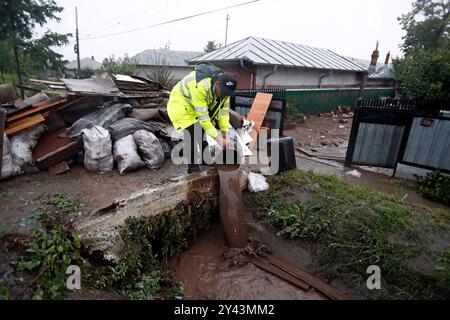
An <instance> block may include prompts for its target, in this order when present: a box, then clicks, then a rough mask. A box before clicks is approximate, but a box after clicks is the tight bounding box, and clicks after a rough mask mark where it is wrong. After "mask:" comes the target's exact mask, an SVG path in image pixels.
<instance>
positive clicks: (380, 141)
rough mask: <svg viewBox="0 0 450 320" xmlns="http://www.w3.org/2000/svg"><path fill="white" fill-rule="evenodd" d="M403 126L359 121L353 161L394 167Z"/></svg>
mask: <svg viewBox="0 0 450 320" xmlns="http://www.w3.org/2000/svg"><path fill="white" fill-rule="evenodd" d="M404 129H405V128H404V127H403V126H395V125H387V124H378V123H365V122H361V123H360V125H359V129H358V138H357V139H356V145H355V152H354V153H353V163H358V164H365V165H371V166H381V167H387V168H395V166H396V164H397V162H396V160H397V155H398V152H399V150H400V144H401V140H402V137H403V131H404Z"/></svg>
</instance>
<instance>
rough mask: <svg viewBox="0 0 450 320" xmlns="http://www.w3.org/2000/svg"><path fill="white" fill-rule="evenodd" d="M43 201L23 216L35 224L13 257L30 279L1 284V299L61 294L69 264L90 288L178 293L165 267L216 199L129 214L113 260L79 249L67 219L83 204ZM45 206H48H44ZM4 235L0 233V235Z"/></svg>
mask: <svg viewBox="0 0 450 320" xmlns="http://www.w3.org/2000/svg"><path fill="white" fill-rule="evenodd" d="M41 201H42V203H43V204H45V205H46V206H47V207H46V209H43V210H41V211H36V212H34V213H33V214H31V215H30V216H29V217H26V218H24V219H23V220H22V222H21V223H22V224H24V225H26V224H36V223H39V224H40V227H39V228H38V229H36V230H34V231H33V233H32V236H31V237H30V239H28V240H27V242H26V248H25V249H26V251H25V254H23V256H22V257H21V258H20V259H19V260H18V261H16V263H15V265H16V270H18V271H28V272H30V273H31V274H30V275H31V276H32V277H33V280H32V281H31V283H29V284H27V286H26V287H25V288H24V289H23V291H22V292H20V293H17V292H14V295H13V293H12V292H11V290H10V289H9V288H8V287H5V286H4V285H3V284H0V299H12V298H20V297H22V296H23V295H24V294H25V293H27V294H28V292H29V290H31V291H30V292H31V297H32V298H33V299H61V298H64V297H65V294H66V293H67V292H68V291H67V287H66V281H67V277H68V275H67V274H66V272H67V268H68V267H69V266H70V265H77V266H79V267H80V268H81V271H82V272H81V275H82V286H87V287H89V288H90V289H92V290H95V289H107V290H114V291H115V293H116V294H117V295H119V296H121V297H124V298H128V299H133V300H134V299H139V300H140V299H179V298H182V296H183V292H182V287H181V285H180V284H178V283H175V282H174V280H173V279H172V277H171V275H170V273H169V271H168V267H167V265H168V259H169V258H170V257H172V256H174V255H176V254H178V253H180V252H181V251H183V250H186V249H187V248H188V247H189V245H190V243H191V241H193V240H194V239H195V237H196V236H197V234H198V232H199V231H202V230H205V229H207V228H209V224H210V221H211V212H213V209H214V208H215V205H216V203H215V201H213V200H211V201H210V200H206V199H204V200H203V201H202V203H200V204H199V205H198V206H194V205H192V206H186V207H180V208H178V209H175V210H172V211H169V212H167V213H164V214H160V215H157V216H152V217H148V218H130V219H128V220H127V221H126V225H125V226H124V227H123V228H122V229H121V236H122V238H123V240H124V243H125V244H126V248H125V250H124V251H123V253H122V255H121V256H120V259H119V262H118V263H117V264H115V265H107V264H105V263H104V262H101V261H96V260H93V259H90V258H89V259H85V258H83V257H82V255H81V253H82V252H81V247H80V242H79V240H78V239H77V238H76V237H75V236H74V235H73V233H72V230H71V229H70V224H66V223H64V222H63V221H65V220H67V219H65V218H67V217H68V214H69V213H73V212H74V211H77V210H79V209H80V207H81V206H82V204H81V203H80V202H78V201H75V200H68V199H66V198H65V197H64V196H62V195H55V196H52V197H46V198H43V199H42V200H41ZM47 209H48V210H47ZM1 237H2V235H1V234H0V238H1ZM0 244H1V242H0Z"/></svg>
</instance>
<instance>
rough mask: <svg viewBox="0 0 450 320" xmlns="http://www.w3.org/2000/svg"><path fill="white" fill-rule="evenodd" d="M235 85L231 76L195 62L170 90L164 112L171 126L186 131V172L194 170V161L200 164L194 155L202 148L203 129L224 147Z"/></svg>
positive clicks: (195, 166)
mask: <svg viewBox="0 0 450 320" xmlns="http://www.w3.org/2000/svg"><path fill="white" fill-rule="evenodd" d="M236 86H237V80H236V77H235V76H234V75H232V74H230V73H225V72H223V70H222V69H220V68H218V67H216V66H213V65H211V64H199V65H197V66H196V68H195V71H192V72H191V73H189V74H188V75H187V76H186V77H185V78H184V79H182V80H181V81H180V82H178V83H177V84H176V85H175V87H174V88H173V89H172V92H171V93H170V98H169V102H168V103H167V113H168V115H169V118H170V120H171V121H172V124H173V126H174V127H175V129H177V130H181V129H185V133H189V137H190V143H189V145H188V146H186V145H185V149H184V150H186V147H190V150H189V153H190V159H189V160H190V161H189V163H188V172H189V173H191V172H194V171H198V170H199V168H198V164H200V163H202V162H201V159H198V157H195V156H194V154H199V152H198V150H200V151H202V150H203V147H202V143H203V131H205V132H206V134H208V135H209V136H211V137H212V138H214V139H216V141H217V142H218V144H219V145H220V146H221V147H222V148H223V149H227V148H228V146H229V139H228V137H227V131H228V129H229V127H230V115H229V110H230V97H231V96H234V90H235V89H236ZM214 124H217V125H218V127H219V130H220V132H219V131H218V130H217V129H216V127H215V125H214ZM185 137H186V135H185ZM195 150H197V153H195Z"/></svg>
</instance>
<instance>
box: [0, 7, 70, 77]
mask: <svg viewBox="0 0 450 320" xmlns="http://www.w3.org/2000/svg"><path fill="white" fill-rule="evenodd" d="M61 11H63V8H62V7H59V6H58V5H57V4H56V2H55V1H53V0H2V1H0V16H1V17H2V19H1V20H0V41H6V43H8V45H9V46H10V48H12V51H13V52H14V60H15V64H16V72H17V76H18V78H19V82H20V83H22V68H21V62H25V61H27V62H30V61H32V60H31V59H30V58H29V57H28V56H26V57H25V55H23V56H21V53H22V52H23V50H28V51H29V52H33V54H34V57H36V56H38V54H37V52H38V51H39V49H41V50H43V51H42V52H41V53H42V56H43V59H45V58H50V61H46V63H45V64H44V67H51V68H57V67H58V66H59V65H60V63H56V62H57V60H58V55H57V54H55V53H52V54H51V53H50V51H52V50H51V49H50V48H51V47H52V46H60V45H62V44H66V43H67V41H68V37H70V36H71V34H65V35H58V34H56V33H52V32H48V33H47V34H45V35H44V36H43V37H42V38H41V39H38V40H33V31H34V29H35V27H36V26H41V27H42V26H44V25H45V24H46V23H47V22H48V21H49V20H56V21H58V22H59V21H60V18H59V17H58V16H57V14H58V13H60V12H61ZM44 48H45V49H44ZM0 58H2V57H0ZM52 59H53V60H52ZM40 61H41V62H42V59H40ZM32 69H36V64H35V65H34V67H33V66H32V67H31V68H30V70H32Z"/></svg>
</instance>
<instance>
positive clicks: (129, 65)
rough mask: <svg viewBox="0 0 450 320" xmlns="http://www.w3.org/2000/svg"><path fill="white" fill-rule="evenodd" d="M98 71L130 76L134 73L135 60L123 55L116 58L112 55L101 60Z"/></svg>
mask: <svg viewBox="0 0 450 320" xmlns="http://www.w3.org/2000/svg"><path fill="white" fill-rule="evenodd" d="M100 73H108V74H110V75H112V74H124V75H128V76H132V75H134V74H135V73H136V62H135V61H134V60H133V59H131V58H129V57H128V55H125V56H124V57H123V58H120V57H119V58H118V59H116V57H115V56H114V55H112V56H110V57H109V58H106V59H104V60H103V63H102V67H101V69H100Z"/></svg>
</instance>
